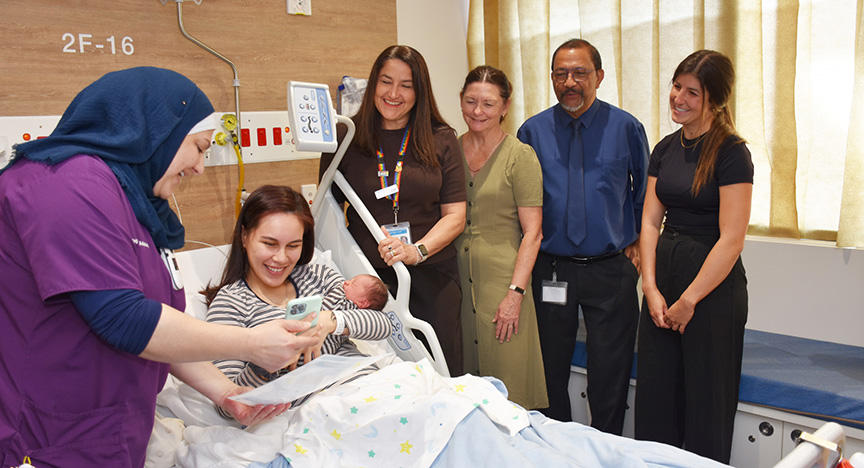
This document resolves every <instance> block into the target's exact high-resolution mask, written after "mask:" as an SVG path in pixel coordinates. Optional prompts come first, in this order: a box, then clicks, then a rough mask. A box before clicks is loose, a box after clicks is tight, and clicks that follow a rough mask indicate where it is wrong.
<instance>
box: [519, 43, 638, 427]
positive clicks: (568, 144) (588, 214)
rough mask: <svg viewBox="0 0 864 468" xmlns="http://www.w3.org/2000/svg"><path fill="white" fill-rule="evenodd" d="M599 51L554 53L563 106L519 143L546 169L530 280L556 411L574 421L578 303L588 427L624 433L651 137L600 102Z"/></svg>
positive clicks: (580, 46) (538, 119) (536, 119)
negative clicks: (583, 340)
mask: <svg viewBox="0 0 864 468" xmlns="http://www.w3.org/2000/svg"><path fill="white" fill-rule="evenodd" d="M602 81H603V68H602V63H601V60H600V53H599V52H598V51H597V49H596V48H595V47H594V46H593V45H591V44H590V43H588V42H587V41H584V40H581V39H571V40H569V41H567V42H565V43H564V44H562V45H561V46H560V47H558V49H557V50H556V51H555V53H554V54H553V55H552V83H553V87H554V89H555V95H556V96H557V97H558V104H557V105H555V106H553V107H551V108H549V109H546V110H545V111H543V112H541V113H539V114H537V115H535V116H533V117H531V118H530V119H528V120H527V121H525V123H524V124H523V125H522V127H521V128H520V129H519V132H518V134H517V136H518V138H519V139H520V140H521V141H523V142H524V143H527V144H529V145H531V146H532V147H533V148H534V151H535V152H536V153H537V157H538V158H539V159H540V165H541V166H542V168H543V242H542V244H541V245H540V254H539V255H538V257H537V262H536V264H535V266H534V271H533V277H532V284H533V288H534V291H533V293H534V302H535V304H536V305H537V320H538V324H539V327H540V345H541V349H542V352H543V365H544V368H545V372H546V387H547V391H548V394H549V408H548V409H547V410H544V413H545V414H546V415H547V416H549V417H551V418H554V419H558V420H562V421H570V420H571V418H572V417H571V412H570V399H569V395H568V390H567V387H568V381H569V378H570V361H571V357H572V356H573V351H574V348H575V342H576V332H577V330H578V329H579V317H578V309H579V308H580V307H581V309H582V315H583V317H584V319H585V328H586V332H587V343H586V344H587V354H588V366H587V371H588V404H589V408H590V410H591V425H592V426H593V427H595V428H597V429H600V430H602V431H605V432H610V433H613V434H619V435H620V434H621V431H622V429H623V425H624V410H625V407H626V404H627V390H628V386H629V382H630V369H631V366H632V363H633V349H634V346H635V341H636V329H637V323H638V320H639V302H638V296H637V291H636V283H637V281H638V279H639V271H638V269H639V250H638V246H637V243H638V239H639V229H640V227H641V222H642V202H643V200H644V198H645V179H646V170H647V165H648V139H647V138H646V136H645V129H644V127H643V126H642V124H641V123H639V121H638V120H636V118H635V117H633V116H632V115H630V114H628V113H627V112H624V111H623V110H621V109H619V108H617V107H614V106H612V105H610V104H608V103H605V102H603V101H600V100H599V99H597V88H598V87H599V86H600V83H601V82H602Z"/></svg>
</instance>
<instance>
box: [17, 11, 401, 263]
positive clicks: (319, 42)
mask: <svg viewBox="0 0 864 468" xmlns="http://www.w3.org/2000/svg"><path fill="white" fill-rule="evenodd" d="M0 6H2V14H3V17H4V19H5V21H4V24H3V28H0V83H2V85H0V115H3V116H17V115H60V114H62V113H63V111H64V109H65V108H66V106H67V105H68V104H69V102H70V101H71V100H72V98H73V97H74V96H75V94H77V92H78V91H80V90H81V89H82V88H84V87H85V86H87V85H88V84H90V83H91V82H93V81H94V80H96V79H97V78H99V77H100V76H102V75H103V74H105V73H107V72H109V71H113V70H119V69H124V68H130V67H136V66H144V65H146V66H158V67H163V68H170V69H173V70H176V71H178V72H180V73H183V74H184V75H186V76H187V77H189V78H190V79H191V80H192V81H194V82H196V83H197V84H198V86H199V87H200V88H201V89H202V90H203V91H204V92H205V93H206V94H207V96H208V97H209V98H210V100H211V101H212V102H213V106H214V107H215V108H216V110H217V111H227V112H233V111H234V109H235V104H234V88H233V87H232V81H233V77H234V74H233V71H232V70H231V68H230V67H229V66H228V65H227V64H226V63H225V62H223V61H221V60H219V59H218V58H216V57H214V56H213V55H211V54H210V53H208V52H206V51H205V50H203V49H201V48H200V47H198V46H197V45H195V44H193V43H192V42H190V41H189V40H187V39H186V38H185V37H183V35H182V33H181V31H180V28H179V25H178V14H177V9H178V8H177V4H176V3H175V1H174V0H167V1H166V3H165V4H164V5H163V4H162V1H161V0H27V1H20V0H16V1H6V0H3V1H2V2H0ZM182 18H183V24H184V27H185V29H186V32H187V33H189V34H190V35H192V36H193V37H195V38H197V39H199V40H200V41H202V42H204V43H205V44H207V45H209V46H210V47H212V48H213V49H215V50H216V51H218V52H220V53H221V54H223V55H224V56H226V57H227V58H228V59H230V60H231V61H232V62H234V64H235V65H236V67H237V69H238V76H239V79H240V85H241V86H240V111H241V113H242V112H249V111H281V110H285V107H286V84H287V82H288V80H289V79H290V80H299V81H310V82H318V83H327V84H328V85H330V88H331V90H332V91H333V93H335V90H336V89H337V86H338V85H339V82H340V80H341V78H342V76H343V75H351V76H359V77H366V76H368V74H369V69H370V68H371V66H372V62H373V61H374V59H375V57H377V55H378V54H379V53H380V52H381V50H383V49H384V48H385V47H387V46H388V45H391V44H394V43H396V0H314V1H312V16H296V15H289V14H288V13H287V6H286V0H203V2H202V3H201V5H196V4H195V3H194V2H193V1H191V0H186V1H185V2H183V3H182ZM82 34H84V35H90V37H89V38H87V37H84V41H81V40H80V39H81V37H80V35H82ZM112 36H113V37H114V51H115V52H114V53H113V54H112V53H111V43H110V42H109V38H110V37H112ZM124 37H129V38H131V45H132V46H133V47H134V52H133V53H132V54H126V53H124V50H123V38H124ZM84 42H90V43H91V44H89V45H87V44H84ZM128 42H129V41H128V40H127V43H128ZM97 45H101V46H102V47H101V48H98V47H97ZM82 46H83V52H82V51H81V48H82ZM64 49H65V50H66V51H65V52H64ZM70 50H74V52H69V51H70ZM126 50H127V51H128V50H129V48H128V45H127V48H126ZM333 97H334V98H335V97H336V96H335V95H334V96H333ZM317 174H318V160H317V159H314V160H300V161H286V162H275V163H257V164H248V165H246V174H245V179H246V183H245V184H244V185H245V187H246V189H247V190H248V191H251V190H254V188H255V187H258V186H261V185H264V184H283V185H289V186H292V187H294V188H296V189H298V190H299V187H300V184H306V183H316V182H317ZM237 178H238V176H237V168H236V166H218V167H208V168H207V170H206V171H205V173H204V174H203V175H202V176H199V177H194V178H190V179H188V180H187V181H186V182H184V185H182V186H181V187H180V189H179V190H178V191H177V192H176V193H175V195H176V198H177V201H178V203H179V209H180V214H181V216H182V218H183V223H184V225H185V226H186V239H187V240H194V241H201V242H206V243H210V244H224V243H227V242H229V241H230V235H231V229H232V227H233V224H234V196H235V191H236V188H237ZM172 206H173V201H172ZM198 247H200V246H199V245H197V244H191V243H190V244H187V247H186V248H187V249H194V248H198Z"/></svg>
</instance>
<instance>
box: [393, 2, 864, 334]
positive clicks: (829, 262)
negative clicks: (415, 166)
mask: <svg viewBox="0 0 864 468" xmlns="http://www.w3.org/2000/svg"><path fill="white" fill-rule="evenodd" d="M396 12H397V29H398V39H399V42H400V43H401V44H407V45H410V46H412V47H414V48H415V49H417V50H418V51H420V53H421V54H423V57H424V58H425V59H426V61H427V64H428V65H429V70H430V73H431V75H432V87H433V92H434V93H435V97H436V99H437V100H438V105H439V107H440V109H441V112H442V113H443V114H444V117H445V118H446V119H447V121H448V122H449V123H450V125H452V126H454V127H455V128H456V129H457V130H458V131H459V133H460V134H461V133H464V131H465V128H466V127H465V123H464V121H463V120H462V117H461V112H460V110H459V99H458V93H459V90H460V89H461V85H462V82H463V80H464V77H465V75H466V74H467V73H468V57H467V48H466V25H467V0H438V1H434V2H433V1H428V0H397V2H396ZM742 258H743V261H744V268H745V269H746V270H747V278H748V281H749V287H748V290H749V294H750V314H749V319H748V322H747V327H748V328H751V329H755V330H762V331H770V332H775V333H783V334H787V335H794V336H802V337H806V338H811V339H816V340H823V341H831V342H835V343H843V344H850V345H855V346H864V250H850V249H840V248H837V247H832V246H830V245H827V244H826V243H818V242H801V241H792V240H789V241H783V240H778V239H764V238H748V240H747V243H746V245H745V247H744V252H743V254H742Z"/></svg>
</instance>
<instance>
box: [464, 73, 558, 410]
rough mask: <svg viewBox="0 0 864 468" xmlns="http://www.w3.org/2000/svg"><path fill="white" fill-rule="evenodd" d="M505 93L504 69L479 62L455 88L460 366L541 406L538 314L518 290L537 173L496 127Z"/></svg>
mask: <svg viewBox="0 0 864 468" xmlns="http://www.w3.org/2000/svg"><path fill="white" fill-rule="evenodd" d="M511 92H512V86H511V85H510V82H509V80H507V76H506V75H505V74H504V72H502V71H501V70H498V69H496V68H493V67H489V66H480V67H477V68H475V69H474V70H472V71H471V72H470V73H469V74H468V76H467V77H466V79H465V85H464V87H463V88H462V92H461V93H460V98H461V101H462V117H463V118H464V119H465V123H467V124H468V132H467V133H465V134H464V135H462V136H461V137H460V138H459V141H460V143H461V145H462V149H463V151H464V153H465V180H466V188H467V192H468V211H467V219H466V224H465V230H464V231H463V232H462V234H461V235H460V236H459V237H458V238H457V239H456V241H455V243H456V248H457V252H458V253H459V276H460V277H461V281H462V332H463V337H464V341H465V348H464V355H465V370H466V371H468V372H472V373H475V374H478V375H491V376H494V377H497V378H498V379H501V380H502V381H503V382H504V384H505V385H506V386H507V390H508V391H509V398H510V400H512V401H514V402H516V403H518V404H520V405H522V406H523V407H525V408H528V409H531V408H545V407H546V406H548V401H547V398H546V382H545V379H544V374H543V359H542V356H541V355H540V339H539V336H538V333H537V316H536V314H535V312H534V301H533V298H532V295H531V294H527V295H526V294H525V291H531V269H532V268H533V267H534V261H535V260H536V259H537V251H538V250H539V248H540V240H541V238H542V234H541V224H542V216H543V214H542V206H543V180H542V174H541V171H540V163H539V162H538V161H537V156H536V155H535V154H534V150H533V149H532V148H531V147H530V146H528V145H525V144H523V143H521V142H520V141H519V140H517V139H516V137H514V136H512V135H508V134H507V133H506V132H504V130H503V129H502V128H501V122H502V121H503V120H504V115H505V114H506V113H507V110H508V109H509V107H510V93H511Z"/></svg>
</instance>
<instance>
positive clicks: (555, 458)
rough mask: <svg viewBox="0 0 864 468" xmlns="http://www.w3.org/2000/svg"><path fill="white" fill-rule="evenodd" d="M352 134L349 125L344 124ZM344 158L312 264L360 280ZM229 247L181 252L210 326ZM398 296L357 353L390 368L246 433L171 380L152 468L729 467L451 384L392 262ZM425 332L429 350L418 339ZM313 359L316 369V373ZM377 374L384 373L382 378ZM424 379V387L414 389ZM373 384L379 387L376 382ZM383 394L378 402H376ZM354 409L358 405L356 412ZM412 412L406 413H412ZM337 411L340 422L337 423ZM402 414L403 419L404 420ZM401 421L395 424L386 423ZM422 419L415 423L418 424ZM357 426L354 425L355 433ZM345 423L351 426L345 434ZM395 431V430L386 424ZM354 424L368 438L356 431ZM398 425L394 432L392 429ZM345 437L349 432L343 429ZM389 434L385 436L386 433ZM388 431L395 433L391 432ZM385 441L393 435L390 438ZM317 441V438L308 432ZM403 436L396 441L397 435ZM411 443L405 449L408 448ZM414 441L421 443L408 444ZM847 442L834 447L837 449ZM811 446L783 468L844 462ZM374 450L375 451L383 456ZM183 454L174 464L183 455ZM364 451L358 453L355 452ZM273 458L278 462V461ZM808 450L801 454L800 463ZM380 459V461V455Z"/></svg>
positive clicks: (324, 195) (330, 178)
mask: <svg viewBox="0 0 864 468" xmlns="http://www.w3.org/2000/svg"><path fill="white" fill-rule="evenodd" d="M340 122H343V123H345V124H346V125H348V126H349V132H348V136H347V137H346V138H347V139H348V141H350V136H351V135H353V124H352V122H351V121H350V120H348V119H344V118H340ZM344 147H347V144H343V148H340V150H339V151H338V152H337V155H336V157H335V158H334V162H333V165H332V166H331V167H330V168H329V169H328V170H327V172H326V173H325V175H324V177H323V179H322V181H321V184H320V186H319V190H318V193H317V195H316V197H315V200H314V201H313V206H312V209H313V215H314V217H315V224H316V253H315V257H314V259H313V261H315V262H321V263H327V264H330V265H331V266H333V267H335V268H336V269H337V270H339V271H340V272H342V274H343V276H345V277H351V276H354V275H356V274H360V273H369V274H374V269H373V268H372V266H371V264H370V263H369V261H368V259H366V258H365V256H363V254H362V252H361V251H360V249H359V247H358V246H357V243H356V242H355V241H354V239H353V237H352V236H351V235H350V233H349V232H348V230H347V229H346V227H345V220H344V214H343V213H344V212H343V210H342V207H341V206H340V205H339V204H338V203H337V202H336V201H335V198H334V197H333V195H332V193H331V190H330V187H331V185H332V184H334V183H335V184H336V186H338V188H339V190H341V192H342V193H343V194H344V195H345V197H346V198H347V199H348V201H349V203H351V204H352V205H353V206H354V208H355V209H357V211H358V213H359V214H360V216H361V218H362V219H363V221H364V223H365V224H366V226H367V228H368V229H369V232H370V233H371V235H373V236H376V240H380V237H381V236H383V233H381V231H380V230H379V229H378V226H377V223H375V221H374V219H373V218H372V217H371V215H370V214H369V212H368V211H367V210H366V209H365V207H364V206H363V204H362V202H361V201H360V200H359V198H358V197H357V196H356V194H355V193H354V191H353V190H352V189H351V187H350V185H349V184H348V183H347V181H346V180H345V178H344V177H343V176H342V175H341V174H340V173H339V172H338V171H337V170H336V167H338V164H339V161H340V159H341V157H342V155H343V154H344ZM226 251H227V246H221V247H211V248H206V249H199V250H194V251H189V252H182V253H179V254H178V255H177V260H178V263H179V264H180V268H181V272H182V275H183V281H184V284H185V287H186V291H187V313H190V314H192V315H193V316H196V317H199V318H203V317H204V316H205V315H206V310H205V308H204V304H203V300H202V297H201V296H200V295H199V294H198V293H197V291H199V290H200V289H201V288H202V287H203V286H205V285H207V284H208V283H210V282H215V281H217V280H218V277H219V275H220V274H221V271H222V267H223V265H224V261H225V253H226ZM395 268H396V273H397V278H398V280H399V289H398V293H397V295H396V297H391V298H390V301H389V302H388V303H387V305H386V306H385V312H386V313H387V314H388V316H389V317H390V320H391V321H392V323H393V325H394V327H393V328H394V333H393V335H392V336H391V337H390V338H389V339H388V340H387V341H388V343H387V344H386V345H384V344H382V343H367V344H365V345H363V346H360V347H361V349H363V350H365V351H366V352H368V353H375V354H388V353H394V354H395V355H396V356H398V358H393V357H388V358H385V360H384V361H382V362H388V363H391V365H388V366H383V369H382V371H380V372H378V373H375V374H373V375H368V376H365V377H363V378H361V379H358V380H355V381H353V382H350V383H348V384H344V385H340V386H335V387H333V388H329V389H326V390H324V391H322V392H321V393H319V394H318V395H316V396H314V397H312V398H311V399H309V400H308V401H307V402H305V403H304V404H303V405H301V406H300V407H298V408H294V409H291V410H290V411H288V412H287V413H286V414H285V415H283V416H280V417H278V418H275V419H273V420H271V421H268V422H265V423H262V424H260V425H258V426H256V427H254V428H249V429H246V430H244V429H243V428H240V427H238V426H237V425H236V423H235V424H232V423H230V422H228V421H226V420H224V419H222V418H221V417H220V416H218V413H216V411H215V408H214V407H213V405H212V403H211V402H209V401H208V400H207V399H206V398H204V397H203V396H202V395H200V394H198V393H197V392H195V391H194V390H192V389H191V388H189V387H187V386H185V385H184V384H182V383H179V382H177V381H176V380H174V379H173V377H172V378H169V381H168V383H167V384H166V387H165V389H164V390H163V391H162V392H161V393H160V395H159V398H158V399H157V409H158V414H157V423H156V426H155V427H154V436H153V438H152V439H151V447H149V448H148V466H154V467H156V466H172V465H173V464H174V462H175V461H176V463H177V466H238V467H239V466H249V465H250V464H252V463H259V465H255V466H265V465H266V464H268V463H269V465H268V466H274V467H276V466H287V465H286V463H287V462H288V461H289V460H290V462H291V466H298V467H302V466H343V465H342V464H341V461H346V465H344V466H348V464H347V461H350V462H351V463H353V466H360V463H356V461H357V457H361V458H362V457H369V458H368V459H365V460H362V461H364V462H365V464H368V466H385V465H387V464H391V463H392V464H395V465H394V466H397V465H402V464H403V462H402V459H401V458H400V457H407V456H409V455H410V454H411V451H412V450H413V451H414V454H419V455H421V456H422V454H424V453H426V454H427V455H428V456H427V457H426V458H420V459H418V460H422V462H421V461H418V462H417V463H416V464H413V465H411V466H430V465H431V466H468V465H471V464H477V465H481V466H490V465H500V466H502V467H506V466H514V467H516V466H518V467H523V466H614V467H629V466H633V467H647V466H666V467H679V466H680V467H721V466H725V465H721V464H719V463H716V462H713V461H711V460H708V459H705V458H703V457H699V456H697V455H694V454H691V453H689V452H686V451H683V450H680V449H677V448H673V447H669V446H666V445H663V444H657V443H652V442H644V441H635V440H632V439H628V438H625V437H619V436H613V435H609V434H604V433H601V432H599V431H596V430H594V429H592V428H590V427H587V426H584V425H581V424H578V423H561V422H558V421H554V420H550V419H548V418H545V417H544V416H542V415H541V414H539V413H536V412H527V411H524V410H522V409H521V408H519V407H518V406H517V405H515V404H513V403H511V402H509V401H507V400H506V389H504V388H503V384H501V383H500V381H496V380H494V379H482V378H479V377H474V376H470V375H466V376H462V377H456V378H452V379H451V378H449V373H448V371H447V366H446V363H445V361H444V358H443V354H442V353H441V349H440V346H439V345H438V341H437V337H436V336H435V333H434V331H433V330H432V328H431V327H430V326H429V325H428V324H427V323H425V322H423V321H420V320H417V319H416V318H414V317H412V316H411V314H410V312H409V310H408V307H407V304H408V292H409V291H410V276H409V275H408V272H407V269H406V268H405V267H404V265H402V264H401V263H400V264H397V265H395ZM415 330H416V331H418V332H420V333H422V334H423V335H424V337H425V338H426V340H427V342H428V343H429V348H428V349H427V348H426V347H425V346H424V345H423V344H422V343H421V342H420V341H419V340H418V339H417V338H416V337H415V336H414V333H413V331H415ZM314 364H315V361H312V363H310V364H309V365H310V366H311V365H314ZM378 374H380V375H378ZM418 376H422V377H423V379H421V380H422V381H423V384H422V385H420V384H416V382H415V380H416V379H417V377H418ZM376 379H377V380H376ZM409 384H410V386H411V388H412V389H413V390H412V392H414V390H416V392H414V393H411V392H407V391H406V392H407V393H411V394H412V395H414V397H412V398H414V399H413V400H409V399H408V398H405V399H404V400H403V399H400V398H399V397H401V396H402V395H401V394H397V395H395V396H391V397H390V400H388V401H387V402H386V403H385V404H383V405H379V406H378V407H376V408H377V409H367V408H369V407H363V406H361V405H364V404H367V403H369V404H372V403H373V402H380V401H383V399H382V398H381V395H382V394H387V395H393V394H392V393H388V392H392V388H391V387H396V388H401V386H403V385H405V386H409ZM370 392H378V393H375V395H377V396H378V398H374V397H370V396H367V395H371V393H370ZM352 405H353V406H352ZM358 407H360V408H361V409H363V411H360V413H361V414H362V413H363V412H364V411H366V412H367V413H368V412H374V411H379V413H380V414H377V416H376V417H375V418H372V419H365V420H363V421H362V422H361V423H357V424H354V423H353V422H351V420H350V419H349V418H351V417H352V416H351V415H352V414H356V413H355V411H357V409H358ZM409 407H410V408H409ZM337 409H341V410H343V411H342V413H344V415H339V416H337V414H336V413H337V412H338V411H337ZM403 413H404V415H403ZM395 415H399V418H397V419H398V421H399V422H398V423H388V421H389V420H392V419H393V417H394V416H395ZM418 420H419V421H418ZM322 421H323V422H325V423H333V424H336V423H339V424H342V425H341V426H339V427H342V428H343V429H342V430H341V431H340V430H336V429H334V430H333V431H332V432H330V431H329V430H328V431H324V430H321V429H320V427H319V428H318V429H317V430H310V426H312V424H313V422H322ZM409 421H411V422H413V421H418V422H420V423H421V425H422V427H421V429H420V430H419V431H415V432H413V433H411V434H412V435H411V437H419V438H420V441H417V440H414V439H411V438H410V437H407V436H406V437H401V433H400V432H399V431H401V430H403V425H406V426H407V425H408V422H409ZM349 423H350V424H349ZM346 424H347V426H346ZM388 424H389V425H388ZM354 426H356V427H357V428H358V430H360V431H361V432H359V433H355V432H352V431H351V430H349V429H350V428H351V427H354ZM391 426H392V427H391ZM346 427H347V428H348V429H344V428H346ZM385 427H386V430H385ZM391 431H392V433H393V434H395V436H394V435H390V432H391ZM385 433H386V434H385ZM310 434H312V435H310ZM351 435H353V437H355V439H356V440H359V441H362V443H363V444H367V443H368V444H371V443H372V441H373V439H374V440H376V441H377V440H378V439H377V438H378V437H379V436H383V435H387V436H389V437H391V439H387V440H388V441H389V443H392V444H398V447H397V446H396V445H393V447H391V448H395V449H398V450H395V449H394V451H392V453H388V452H387V451H386V450H387V449H385V448H383V447H384V446H383V445H375V446H374V447H375V448H374V449H369V450H367V449H366V447H365V445H364V446H363V447H360V443H356V444H351V445H340V443H342V442H340V441H346V440H349V436H351ZM816 435H817V436H818V437H815V438H814V439H813V440H821V439H823V438H825V439H829V438H833V439H842V429H841V430H840V431H839V435H838V433H837V431H836V428H834V427H831V426H829V427H828V428H827V429H825V428H823V429H820V431H817V433H816ZM394 437H395V438H394ZM403 439H404V441H403ZM412 440H414V442H415V443H409V442H410V441H412ZM839 442H840V441H839V440H837V441H836V442H835V443H838V444H839ZM811 445H812V442H807V443H806V444H805V445H803V446H802V447H801V450H798V449H796V450H795V451H794V454H795V456H794V457H792V455H793V454H790V457H789V459H788V460H787V459H784V460H783V464H781V465H778V468H811V467H817V466H818V467H820V468H822V467H825V468H827V467H833V466H834V465H833V464H831V463H832V460H833V461H836V459H837V457H833V458H832V457H830V456H828V455H825V449H823V448H822V447H821V446H819V447H818V448H817V449H814V448H813V447H811ZM376 450H377V451H378V452H376ZM175 452H176V456H175ZM355 452H356V453H355ZM277 453H278V454H279V455H277ZM802 453H803V454H802ZM375 456H377V457H378V458H377V459H373V458H372V457H375Z"/></svg>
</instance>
